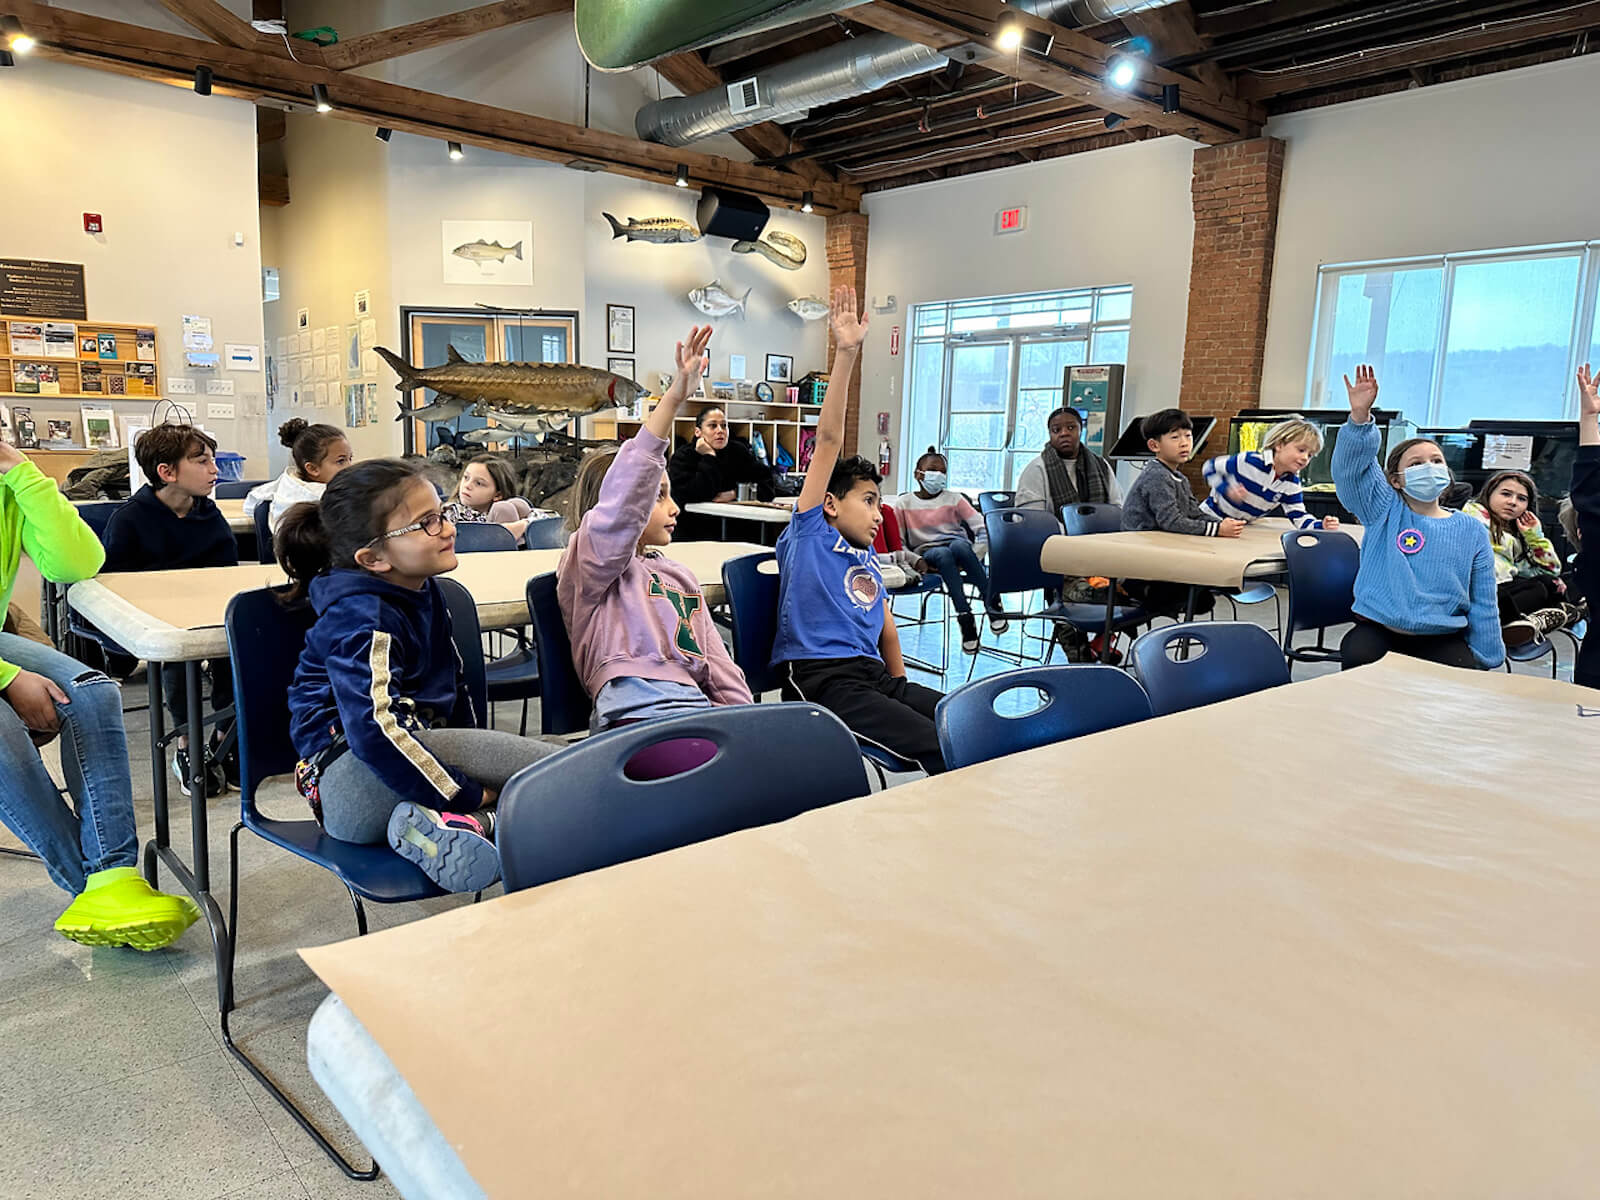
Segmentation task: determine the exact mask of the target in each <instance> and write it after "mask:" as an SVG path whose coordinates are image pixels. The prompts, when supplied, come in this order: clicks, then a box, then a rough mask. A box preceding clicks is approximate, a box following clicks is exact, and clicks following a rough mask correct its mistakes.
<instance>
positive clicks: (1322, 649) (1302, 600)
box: [1281, 529, 1361, 672]
mask: <svg viewBox="0 0 1600 1200" xmlns="http://www.w3.org/2000/svg"><path fill="white" fill-rule="evenodd" d="M1281 541H1282V543H1283V557H1284V562H1285V563H1286V564H1287V567H1288V576H1289V617H1288V620H1287V621H1286V622H1285V624H1284V626H1283V654H1284V657H1285V658H1287V659H1288V660H1289V667H1288V670H1289V671H1291V672H1293V670H1294V664H1295V663H1297V662H1337V661H1339V648H1338V647H1337V646H1329V645H1326V644H1325V639H1326V638H1327V635H1328V626H1330V625H1344V624H1346V623H1347V622H1350V621H1353V620H1355V614H1354V613H1353V612H1352V611H1351V609H1350V606H1351V605H1352V604H1354V603H1355V586H1356V571H1357V569H1358V568H1359V567H1360V566H1361V547H1360V546H1358V545H1356V540H1355V539H1354V538H1353V537H1351V536H1350V535H1349V534H1347V533H1343V532H1341V531H1339V530H1337V529H1332V530H1329V529H1304V530H1299V529H1291V530H1289V531H1287V532H1286V533H1284V535H1283V537H1282V539H1281ZM1313 629H1314V630H1316V633H1317V644H1316V645H1315V646H1296V645H1295V644H1294V635H1295V634H1297V633H1303V632H1307V631H1310V630H1313Z"/></svg>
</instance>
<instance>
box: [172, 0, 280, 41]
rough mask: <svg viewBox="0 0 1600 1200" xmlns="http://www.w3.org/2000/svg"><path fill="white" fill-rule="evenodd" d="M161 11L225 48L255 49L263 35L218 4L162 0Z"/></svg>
mask: <svg viewBox="0 0 1600 1200" xmlns="http://www.w3.org/2000/svg"><path fill="white" fill-rule="evenodd" d="M161 7H162V8H164V9H166V10H167V11H168V12H170V13H172V14H173V16H175V17H177V18H178V19H179V20H181V21H182V22H183V23H184V24H185V25H189V26H191V27H192V28H194V29H197V30H199V31H200V32H201V33H203V34H205V35H206V36H207V37H208V38H210V39H211V40H212V41H214V42H221V43H222V44H223V45H225V46H254V45H255V43H256V39H257V38H259V37H260V36H261V35H260V34H258V33H257V32H256V31H255V30H254V29H252V28H251V27H250V22H249V21H244V20H241V19H240V18H238V17H236V16H234V15H233V14H232V13H231V12H229V11H228V10H227V9H225V8H223V7H222V5H220V4H218V3H217V0H161Z"/></svg>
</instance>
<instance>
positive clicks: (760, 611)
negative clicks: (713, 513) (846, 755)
mask: <svg viewBox="0 0 1600 1200" xmlns="http://www.w3.org/2000/svg"><path fill="white" fill-rule="evenodd" d="M776 561H777V559H776V556H775V555H774V554H773V553H772V552H771V551H768V552H766V553H765V554H744V555H740V556H739V557H738V558H730V559H729V560H728V561H727V562H725V563H723V564H722V590H723V592H724V593H725V594H726V596H727V599H728V613H729V616H730V617H731V619H732V623H733V634H732V637H733V650H732V654H733V661H734V662H735V663H737V664H738V666H739V669H740V670H741V671H743V672H744V678H745V682H746V683H748V684H749V685H750V694H751V695H752V696H756V697H759V696H760V695H761V694H762V693H763V692H771V691H775V690H778V689H780V688H782V687H783V686H784V683H785V674H784V672H783V671H781V670H780V669H779V668H777V667H775V666H773V664H772V644H773V642H775V641H776V640H777V637H778V574H777V572H776V571H770V572H769V571H763V570H762V569H761V567H762V564H764V563H771V562H776ZM859 752H860V754H861V756H862V757H863V758H865V759H866V760H867V761H868V762H870V763H871V764H872V765H873V767H874V769H876V770H877V772H878V782H879V783H880V784H883V785H885V786H886V785H887V783H888V780H887V779H886V778H885V776H884V772H885V771H895V772H902V771H920V770H922V767H921V765H920V764H918V763H915V762H913V761H912V760H911V759H909V758H902V757H900V755H898V754H896V753H895V752H894V751H892V750H889V749H886V748H885V747H883V746H879V745H877V744H875V743H872V742H865V741H863V742H860V744H859Z"/></svg>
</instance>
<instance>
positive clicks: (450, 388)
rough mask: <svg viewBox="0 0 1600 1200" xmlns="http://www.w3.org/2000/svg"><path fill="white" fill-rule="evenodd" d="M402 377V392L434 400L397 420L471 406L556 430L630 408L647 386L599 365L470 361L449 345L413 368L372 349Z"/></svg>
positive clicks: (440, 415)
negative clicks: (441, 356) (440, 361)
mask: <svg viewBox="0 0 1600 1200" xmlns="http://www.w3.org/2000/svg"><path fill="white" fill-rule="evenodd" d="M375 349H376V350H377V352H378V354H379V355H381V356H382V358H383V361H384V362H386V363H388V364H389V366H390V367H392V368H393V369H394V373H395V374H396V375H398V376H399V377H400V379H399V382H397V383H396V384H395V387H396V388H398V389H399V390H400V391H402V392H407V391H411V390H413V389H415V388H432V389H433V390H434V391H436V392H438V393H439V396H438V399H437V400H436V401H435V402H434V403H433V404H429V405H427V406H426V407H425V408H415V409H407V408H404V407H403V406H402V409H401V413H400V416H401V418H405V417H413V418H416V419H418V420H422V421H447V420H450V419H451V418H452V417H457V416H460V415H461V414H462V413H464V412H466V411H467V410H468V409H469V408H470V409H474V410H475V411H476V412H478V413H480V414H493V415H494V416H495V417H496V419H501V420H514V419H518V418H520V419H522V420H525V421H528V422H530V423H537V424H538V425H539V426H540V427H542V428H545V429H549V428H560V427H561V426H564V425H565V424H566V423H567V422H568V421H569V420H570V419H571V418H573V417H578V416H584V415H586V414H588V413H592V412H599V411H600V410H601V409H606V408H616V407H618V406H619V405H620V406H624V407H625V406H629V405H632V404H633V402H634V401H635V400H636V399H638V397H640V396H642V395H644V391H645V389H644V388H642V387H640V386H639V385H638V384H637V383H635V382H634V381H633V380H631V379H624V378H623V377H622V376H621V375H613V374H611V372H609V371H602V370H600V369H599V368H597V367H581V366H574V365H573V364H571V363H514V362H497V363H470V362H467V361H466V360H465V359H464V358H462V357H461V355H460V354H459V353H457V351H456V348H455V347H454V346H451V347H450V348H449V349H448V350H447V351H446V354H447V356H448V361H447V362H446V363H445V364H444V365H443V366H440V367H413V366H412V365H411V364H410V363H408V362H405V361H403V360H402V359H401V358H400V357H399V356H398V355H396V354H394V353H393V352H392V351H389V350H386V349H384V348H383V347H382V346H377V347H375Z"/></svg>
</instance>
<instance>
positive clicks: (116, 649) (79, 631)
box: [53, 500, 139, 712]
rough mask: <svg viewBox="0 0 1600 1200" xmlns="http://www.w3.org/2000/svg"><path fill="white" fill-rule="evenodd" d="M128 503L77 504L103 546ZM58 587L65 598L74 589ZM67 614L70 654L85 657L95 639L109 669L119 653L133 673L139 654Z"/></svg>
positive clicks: (85, 622)
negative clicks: (71, 641)
mask: <svg viewBox="0 0 1600 1200" xmlns="http://www.w3.org/2000/svg"><path fill="white" fill-rule="evenodd" d="M126 503H127V501H126V500H101V501H96V502H95V503H93V504H80V505H78V506H77V508H78V517H79V519H81V520H82V521H83V523H84V524H85V525H87V526H88V527H89V528H90V529H92V530H93V531H94V536H95V537H97V538H98V539H99V540H100V543H101V545H104V544H105V540H106V529H107V528H108V527H109V526H110V524H111V518H112V517H113V516H115V515H116V512H117V510H118V509H119V508H121V507H122V506H123V505H124V504H126ZM55 586H56V587H58V588H59V589H60V591H59V593H53V594H59V595H60V596H61V597H63V598H65V596H66V594H67V593H68V592H69V591H71V590H72V588H71V585H70V584H58V585H55ZM66 614H67V636H68V637H69V638H72V639H74V643H72V644H69V645H67V646H66V647H65V649H66V651H67V653H68V654H71V655H72V656H73V657H74V658H76V659H79V660H80V661H81V660H83V659H84V658H85V657H86V650H85V648H84V647H83V645H82V643H83V642H92V643H93V644H94V645H96V646H98V647H99V648H100V650H101V651H102V652H103V653H104V654H105V655H106V658H107V662H106V665H107V667H108V668H109V667H110V666H111V662H110V658H111V656H112V655H116V656H118V657H120V658H121V659H123V660H124V662H123V663H122V665H124V666H126V667H127V669H128V671H130V672H131V671H132V670H133V667H134V666H135V665H137V664H138V661H139V658H138V655H135V654H129V653H128V652H127V651H126V650H124V649H123V648H122V647H121V646H120V645H118V644H117V643H116V642H114V641H112V640H111V639H110V638H108V637H107V636H106V635H105V634H103V633H101V632H100V630H99V629H97V628H96V627H95V626H94V625H92V624H90V623H89V622H88V621H86V620H84V618H82V617H81V616H79V615H78V613H77V612H76V611H75V610H74V609H72V608H71V607H70V606H67V607H66ZM108 673H110V674H117V673H118V672H117V671H109V672H108ZM125 711H127V712H137V711H138V710H137V709H127V710H125Z"/></svg>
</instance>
